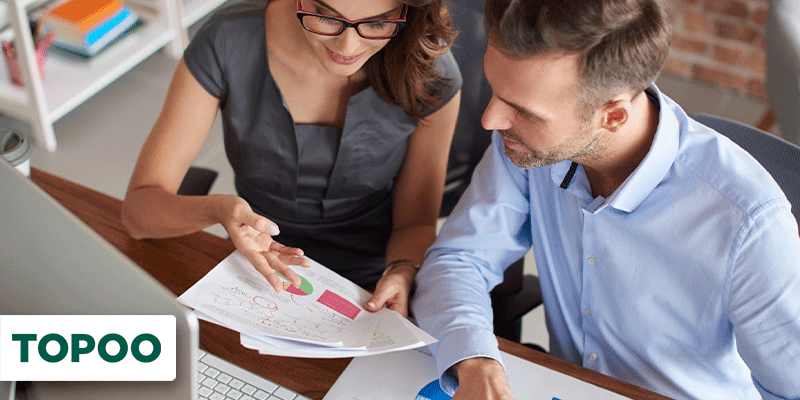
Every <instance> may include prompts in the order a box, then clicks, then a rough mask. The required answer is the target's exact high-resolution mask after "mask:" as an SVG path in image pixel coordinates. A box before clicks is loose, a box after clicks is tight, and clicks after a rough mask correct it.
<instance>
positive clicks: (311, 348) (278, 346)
mask: <svg viewBox="0 0 800 400" xmlns="http://www.w3.org/2000/svg"><path fill="white" fill-rule="evenodd" d="M374 316H375V317H376V318H378V321H379V322H378V326H377V328H376V330H375V333H374V334H373V336H372V340H371V341H370V343H369V345H367V347H366V348H364V349H346V348H335V347H325V346H315V345H309V344H301V343H297V342H294V341H291V340H283V339H278V338H271V337H265V336H260V337H256V336H253V335H248V334H246V333H242V334H241V342H242V345H243V346H244V347H247V348H249V349H253V350H258V351H259V353H261V354H270V355H276V356H291V357H312V358H343V357H361V356H367V355H375V354H382V353H386V352H390V351H401V350H406V349H412V348H416V347H421V346H426V345H430V344H432V343H435V342H436V339H434V338H433V337H432V336H430V335H428V334H427V333H425V331H422V330H420V329H419V328H417V327H416V326H414V325H413V324H411V322H409V321H408V320H407V319H405V318H403V316H401V315H400V314H398V313H397V312H395V311H392V310H389V309H385V308H384V309H382V310H380V311H378V312H376V313H375V314H374Z"/></svg>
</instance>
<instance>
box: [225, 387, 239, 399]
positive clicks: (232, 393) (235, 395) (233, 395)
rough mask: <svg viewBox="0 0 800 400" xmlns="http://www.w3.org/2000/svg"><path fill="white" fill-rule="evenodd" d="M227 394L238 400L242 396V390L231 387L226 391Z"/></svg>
mask: <svg viewBox="0 0 800 400" xmlns="http://www.w3.org/2000/svg"><path fill="white" fill-rule="evenodd" d="M227 396H228V397H229V398H231V399H233V400H239V398H240V397H242V392H240V391H238V390H236V389H231V391H230V392H228V393H227Z"/></svg>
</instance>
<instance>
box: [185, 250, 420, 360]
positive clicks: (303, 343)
mask: <svg viewBox="0 0 800 400" xmlns="http://www.w3.org/2000/svg"><path fill="white" fill-rule="evenodd" d="M292 268H293V269H294V271H295V272H296V273H297V275H298V276H300V278H301V280H302V284H301V285H300V287H296V286H293V285H292V286H290V285H288V282H287V285H286V286H288V287H287V289H286V290H283V291H281V292H280V293H276V292H275V290H274V289H273V288H272V287H271V286H270V285H269V283H268V282H267V280H266V279H265V278H264V277H263V276H261V274H260V273H259V272H258V271H256V269H255V268H254V267H253V265H252V264H251V263H250V262H249V261H248V260H247V258H245V257H244V256H243V255H242V254H241V253H239V252H238V251H236V252H233V253H232V254H231V255H230V256H228V257H227V258H225V259H224V260H222V262H221V263H219V265H217V266H216V267H215V268H214V269H213V270H211V272H209V273H208V274H206V276H204V277H203V278H202V279H201V280H199V281H198V282H197V283H196V284H195V285H194V286H192V287H191V288H189V290H187V291H186V292H185V293H183V294H182V295H181V296H180V297H178V301H179V302H181V303H182V304H184V305H186V306H189V307H191V308H193V309H194V310H195V312H196V314H197V316H198V318H202V319H205V320H208V321H210V322H213V323H216V324H219V325H222V326H225V327H228V328H230V329H233V330H235V331H238V332H240V333H241V341H242V345H244V346H245V347H247V348H251V349H255V350H258V351H259V352H260V353H262V354H272V355H280V356H291V357H313V358H337V357H357V356H363V355H373V354H380V353H385V352H389V351H397V350H405V349H411V348H415V347H420V346H424V345H428V344H431V343H434V342H435V341H436V340H435V339H433V338H432V337H431V336H430V335H428V334H427V333H425V332H424V331H422V330H421V329H419V328H417V327H416V326H414V325H413V324H411V323H410V322H409V321H408V320H407V319H405V318H403V317H402V316H401V315H400V314H398V313H396V312H394V311H391V310H388V309H383V310H381V311H379V312H375V313H370V312H369V311H367V310H365V309H364V308H362V306H361V305H362V304H364V303H365V302H366V301H367V300H368V299H369V298H370V297H371V295H370V294H369V292H367V291H365V290H364V289H361V288H360V287H358V285H356V284H354V283H352V282H350V281H348V280H346V279H344V278H342V277H341V276H339V275H338V274H336V273H334V272H333V271H331V270H329V269H327V268H325V267H323V266H322V265H320V264H319V263H317V262H315V261H313V260H311V266H310V267H309V268H303V267H295V266H293V267H292ZM281 278H283V277H282V276H281Z"/></svg>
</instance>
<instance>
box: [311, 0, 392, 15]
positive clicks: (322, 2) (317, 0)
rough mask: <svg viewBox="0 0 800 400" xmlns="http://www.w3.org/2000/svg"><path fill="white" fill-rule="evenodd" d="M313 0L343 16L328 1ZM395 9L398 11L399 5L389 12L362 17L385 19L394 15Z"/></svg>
mask: <svg viewBox="0 0 800 400" xmlns="http://www.w3.org/2000/svg"><path fill="white" fill-rule="evenodd" d="M312 1H313V2H314V3H317V5H320V6H322V7H323V8H327V9H328V11H330V12H332V13H334V14H336V16H337V17H341V16H342V13H340V12H338V11H336V9H334V8H333V7H331V6H329V5H328V4H327V3H325V2H324V1H322V0H312ZM395 11H397V7H395V8H393V9H391V10H389V11H387V12H385V13H383V14H378V15H374V16H372V17H367V18H361V19H384V18H386V17H388V16H390V15H392V13H394V12H395Z"/></svg>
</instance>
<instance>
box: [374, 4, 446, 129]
mask: <svg viewBox="0 0 800 400" xmlns="http://www.w3.org/2000/svg"><path fill="white" fill-rule="evenodd" d="M400 2H401V3H403V4H405V5H406V6H407V7H408V10H407V11H406V21H407V23H406V26H405V28H403V31H402V32H401V33H400V34H399V35H397V36H395V37H393V38H392V39H391V40H390V41H389V43H388V44H386V46H385V47H384V48H383V49H381V51H379V52H378V53H377V54H375V55H374V56H372V57H371V58H370V59H369V60H368V61H367V63H366V64H365V70H366V72H367V77H368V79H369V82H370V84H371V85H372V87H373V88H374V89H375V91H376V92H377V93H378V95H379V96H381V98H383V99H384V100H386V101H387V102H390V103H392V104H396V105H398V106H400V107H401V108H402V109H403V110H404V111H405V112H406V114H408V115H409V116H411V117H413V118H420V117H422V116H423V115H425V114H426V111H427V110H428V109H430V108H431V107H433V106H435V105H437V104H438V103H439V101H440V100H441V95H440V94H438V93H437V92H436V91H434V90H432V89H433V84H438V83H442V84H446V82H444V81H445V80H446V79H445V78H443V77H442V76H441V75H439V73H438V72H437V71H436V68H435V59H436V58H437V57H439V56H441V55H444V54H445V53H447V51H448V50H450V46H451V45H452V44H453V39H455V36H456V33H455V32H453V31H452V29H451V22H450V14H449V13H448V12H447V8H446V7H445V6H444V4H443V0H400Z"/></svg>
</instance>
